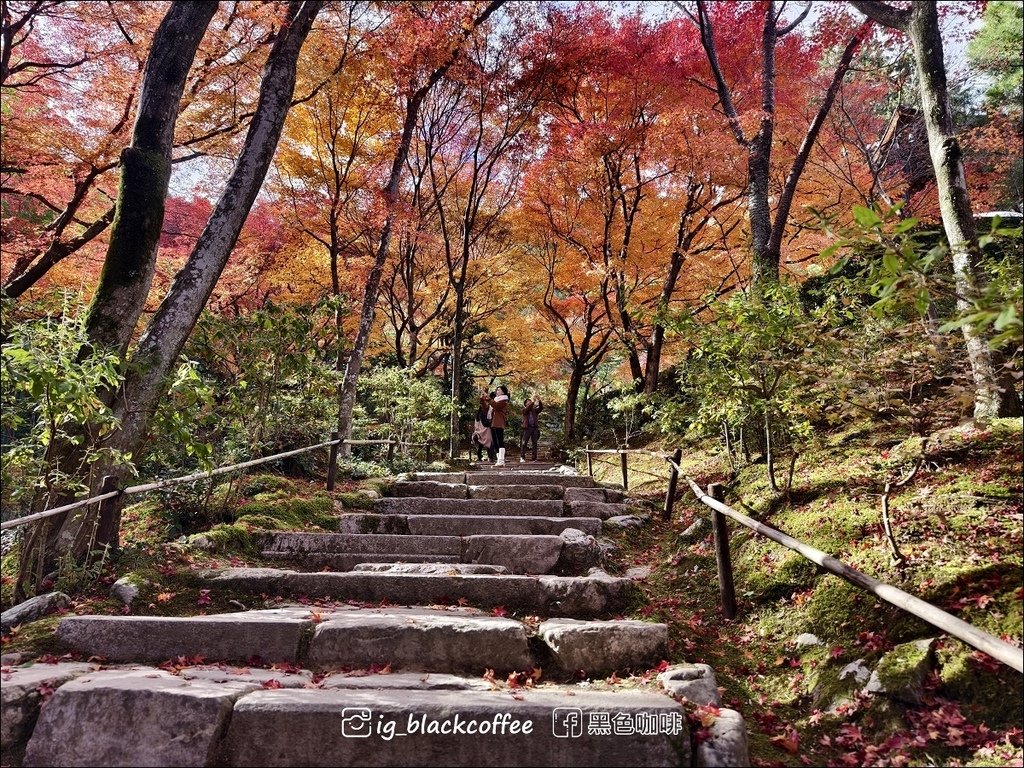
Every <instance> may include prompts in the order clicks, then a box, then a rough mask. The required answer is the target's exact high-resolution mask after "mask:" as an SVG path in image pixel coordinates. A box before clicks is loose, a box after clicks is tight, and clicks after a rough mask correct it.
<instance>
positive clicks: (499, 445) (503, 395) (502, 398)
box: [487, 384, 508, 467]
mask: <svg viewBox="0 0 1024 768" xmlns="http://www.w3.org/2000/svg"><path fill="white" fill-rule="evenodd" d="M487 400H488V405H490V406H491V438H492V439H491V447H492V449H493V450H495V451H497V453H498V458H497V461H495V462H494V466H496V467H503V466H505V416H506V415H507V413H508V387H506V386H505V385H504V384H502V385H501V386H500V387H498V389H497V390H495V394H494V395H492V396H489V397H488V399H487Z"/></svg>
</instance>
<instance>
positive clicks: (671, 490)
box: [661, 448, 683, 520]
mask: <svg viewBox="0 0 1024 768" xmlns="http://www.w3.org/2000/svg"><path fill="white" fill-rule="evenodd" d="M682 460H683V449H682V448H676V452H675V453H673V454H672V462H673V463H672V464H670V465H669V466H670V467H672V473H671V474H670V475H669V476H668V491H666V492H665V509H664V510H663V511H662V514H661V518H662V520H671V519H672V505H673V504H675V501H676V484H677V483H678V482H679V470H678V469H676V467H678V466H679V462H680V461H682Z"/></svg>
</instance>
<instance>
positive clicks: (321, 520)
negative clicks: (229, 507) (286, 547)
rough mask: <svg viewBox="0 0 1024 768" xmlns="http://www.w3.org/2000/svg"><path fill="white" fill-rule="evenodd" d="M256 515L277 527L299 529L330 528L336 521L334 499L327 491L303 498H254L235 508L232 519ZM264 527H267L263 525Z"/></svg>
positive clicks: (238, 519) (237, 519) (279, 528)
mask: <svg viewBox="0 0 1024 768" xmlns="http://www.w3.org/2000/svg"><path fill="white" fill-rule="evenodd" d="M246 517H247V518H259V519H261V520H263V521H266V520H268V519H272V520H275V521H277V522H276V524H275V525H274V529H276V530H286V529H295V530H298V529H302V528H307V527H310V526H316V527H320V528H333V527H334V526H335V524H336V522H337V518H336V517H335V515H334V501H333V500H332V499H331V497H330V496H328V495H327V494H326V493H318V494H316V495H315V496H313V497H311V498H308V499H302V498H264V499H253V500H252V501H250V502H247V503H245V504H242V505H241V506H239V507H238V509H237V510H235V520H236V521H240V520H241V519H242V518H246ZM263 527H269V526H266V525H264V526H263Z"/></svg>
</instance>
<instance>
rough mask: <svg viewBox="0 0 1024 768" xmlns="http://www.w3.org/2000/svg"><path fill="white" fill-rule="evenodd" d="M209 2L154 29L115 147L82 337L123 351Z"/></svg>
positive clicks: (177, 12) (148, 263) (182, 5)
mask: <svg viewBox="0 0 1024 768" xmlns="http://www.w3.org/2000/svg"><path fill="white" fill-rule="evenodd" d="M216 11H217V3H186V2H181V1H180V0H179V1H178V2H175V3H173V4H172V5H171V8H170V10H168V11H167V15H166V16H164V18H163V21H161V22H160V26H159V27H158V28H157V31H156V35H155V36H154V37H153V44H152V47H151V49H150V53H149V60H148V61H147V63H146V72H145V75H144V77H143V83H142V96H141V97H140V99H139V113H138V117H137V118H136V120H135V127H134V129H133V131H132V141H131V144H130V145H129V146H128V147H126V148H125V149H124V151H123V152H122V153H121V182H120V186H119V189H118V195H117V207H116V211H115V214H114V223H113V225H112V226H111V230H110V243H109V245H108V246H107V255H106V259H105V260H104V262H103V271H102V272H101V274H100V279H99V284H98V285H97V286H96V293H95V294H94V295H93V300H92V304H91V305H90V307H89V314H88V318H87V320H86V328H87V332H88V335H89V339H90V341H92V343H93V344H94V345H95V346H96V347H100V348H113V349H117V350H119V351H120V353H121V354H122V355H123V354H124V353H125V352H126V350H127V348H128V342H129V341H130V340H131V337H132V334H133V333H134V332H135V324H136V323H137V322H138V320H139V315H141V314H142V309H143V307H144V306H145V302H146V296H147V295H148V294H149V288H150V285H151V283H152V282H153V273H154V271H155V269H156V252H157V244H158V242H159V240H160V230H161V227H162V226H163V221H164V201H165V200H166V199H167V185H168V183H169V182H170V178H171V147H172V146H173V144H174V125H175V122H176V121H177V119H178V109H179V108H180V106H181V96H182V93H183V91H184V89H185V79H186V78H187V77H188V72H189V69H190V68H191V67H192V61H193V59H194V58H195V55H196V49H197V48H198V47H199V41H200V40H202V38H203V33H204V32H205V31H206V27H207V26H208V25H209V23H210V19H212V18H213V14H214V13H215V12H216Z"/></svg>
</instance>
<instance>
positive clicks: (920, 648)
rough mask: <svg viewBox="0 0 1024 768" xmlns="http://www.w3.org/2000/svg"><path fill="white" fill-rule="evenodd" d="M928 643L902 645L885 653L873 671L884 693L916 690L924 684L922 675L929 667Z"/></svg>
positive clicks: (929, 653)
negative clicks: (876, 674)
mask: <svg viewBox="0 0 1024 768" xmlns="http://www.w3.org/2000/svg"><path fill="white" fill-rule="evenodd" d="M932 655H933V654H932V646H931V643H930V641H927V640H924V641H918V642H913V643H902V644H900V645H897V646H896V647H895V648H893V649H892V650H891V651H889V652H888V653H886V654H885V655H884V656H882V658H881V659H880V660H879V662H878V666H877V667H876V668H875V671H876V672H877V673H878V680H879V682H880V683H881V684H882V687H883V688H884V689H885V690H886V691H891V692H892V691H903V690H907V689H918V688H920V687H921V684H922V683H923V682H924V673H925V672H926V671H927V670H928V669H929V668H930V667H931V662H930V659H931V657H932Z"/></svg>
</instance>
